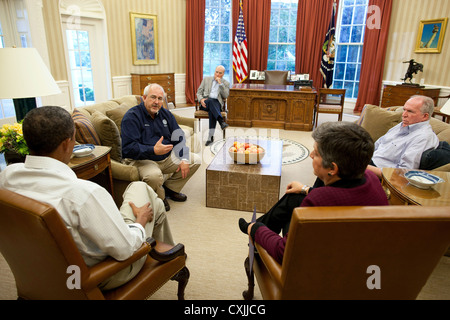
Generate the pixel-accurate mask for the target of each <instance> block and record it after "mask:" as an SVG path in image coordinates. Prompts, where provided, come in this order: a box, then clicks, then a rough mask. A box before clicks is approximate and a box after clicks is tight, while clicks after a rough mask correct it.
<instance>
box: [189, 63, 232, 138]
mask: <svg viewBox="0 0 450 320" xmlns="http://www.w3.org/2000/svg"><path fill="white" fill-rule="evenodd" d="M224 74H225V67H224V66H217V68H216V71H215V72H214V77H206V78H204V79H203V80H202V83H201V84H200V87H199V88H198V90H197V99H198V101H199V102H200V104H201V105H200V110H204V111H208V113H209V133H208V140H207V141H206V144H205V145H206V146H209V145H210V144H211V143H213V141H214V131H215V129H216V122H219V124H220V128H222V130H223V129H225V128H227V127H228V124H227V123H226V122H225V120H224V119H223V118H222V115H221V110H222V107H223V104H224V100H225V99H226V98H228V96H229V94H230V83H229V82H228V81H227V80H225V79H223V75H224Z"/></svg>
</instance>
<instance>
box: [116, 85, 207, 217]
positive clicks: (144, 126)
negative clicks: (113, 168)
mask: <svg viewBox="0 0 450 320" xmlns="http://www.w3.org/2000/svg"><path fill="white" fill-rule="evenodd" d="M164 97H165V93H164V89H163V88H162V87H161V86H160V85H158V84H151V85H148V86H147V87H146V88H145V89H144V95H143V101H142V103H141V104H139V105H137V106H135V107H133V108H131V109H130V110H128V111H127V113H126V114H125V116H124V117H123V119H122V124H121V129H122V130H121V137H122V155H123V158H125V161H126V163H128V164H131V165H133V166H135V167H137V168H138V170H139V176H140V178H141V179H142V180H143V181H144V182H146V183H147V184H148V185H149V186H150V187H152V188H153V190H155V192H156V193H157V194H158V196H159V197H160V198H161V199H163V201H164V205H165V207H166V211H168V210H170V205H169V203H168V201H167V198H169V199H171V200H173V201H186V199H187V197H186V195H185V194H183V193H181V192H180V191H181V189H182V188H183V186H184V185H185V184H186V182H187V181H188V180H189V178H190V177H191V176H192V175H193V174H194V173H195V172H196V171H197V169H198V168H199V166H200V160H199V159H198V157H197V156H196V155H195V154H193V153H191V152H189V148H188V147H187V146H186V137H185V135H184V132H183V130H182V129H181V128H180V127H179V126H178V123H177V122H176V120H175V117H174V116H173V115H172V113H171V112H170V111H169V110H167V109H165V108H162V105H163V101H164ZM165 174H172V176H171V177H170V178H169V179H167V180H166V181H165V182H164V175H165Z"/></svg>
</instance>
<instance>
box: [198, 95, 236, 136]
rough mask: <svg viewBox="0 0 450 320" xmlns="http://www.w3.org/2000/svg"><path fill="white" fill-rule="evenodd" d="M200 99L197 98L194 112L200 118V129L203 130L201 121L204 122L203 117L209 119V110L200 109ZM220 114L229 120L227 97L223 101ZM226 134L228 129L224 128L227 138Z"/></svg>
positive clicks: (225, 119)
mask: <svg viewBox="0 0 450 320" xmlns="http://www.w3.org/2000/svg"><path fill="white" fill-rule="evenodd" d="M200 106H201V104H200V101H198V100H197V98H195V112H194V118H195V119H198V130H199V131H200V132H201V131H202V129H201V123H202V119H209V113H208V111H205V110H200ZM220 114H221V115H222V118H223V120H224V121H225V122H227V114H228V110H227V99H224V101H223V106H222V110H221V112H220ZM225 134H226V129H224V130H223V137H224V139H225V136H226V135H225Z"/></svg>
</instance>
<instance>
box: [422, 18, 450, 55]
mask: <svg viewBox="0 0 450 320" xmlns="http://www.w3.org/2000/svg"><path fill="white" fill-rule="evenodd" d="M447 20H448V18H442V19H433V20H421V21H420V24H419V33H418V34H417V42H416V50H415V52H416V53H441V50H442V44H443V43H444V35H445V30H446V29H447Z"/></svg>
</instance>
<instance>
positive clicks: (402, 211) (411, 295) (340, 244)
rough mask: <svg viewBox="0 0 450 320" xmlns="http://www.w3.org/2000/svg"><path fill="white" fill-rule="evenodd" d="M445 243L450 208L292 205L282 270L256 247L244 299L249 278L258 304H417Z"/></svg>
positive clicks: (449, 238)
mask: <svg viewBox="0 0 450 320" xmlns="http://www.w3.org/2000/svg"><path fill="white" fill-rule="evenodd" d="M449 244H450V207H421V206H378V207H309V208H306V207H304V208H296V209H295V210H294V212H293V215H292V219H291V224H290V227H289V234H288V239H287V243H286V248H285V253H284V257H283V263H282V265H280V264H279V263H278V262H276V260H275V259H273V258H272V257H271V256H270V255H269V254H268V253H267V251H266V250H264V249H263V248H262V247H261V246H260V245H259V244H256V249H257V254H255V259H254V264H253V270H252V271H253V272H252V273H249V270H248V259H247V260H246V271H247V275H248V279H249V286H248V290H247V291H244V294H243V295H244V298H246V299H252V297H253V287H254V278H253V276H254V275H255V276H256V279H257V281H258V285H259V288H260V290H261V294H262V297H263V299H264V300H271V299H275V300H296V299H313V300H316V299H339V300H343V299H349V300H353V299H365V300H367V299H377V300H384V299H399V300H403V299H416V297H417V296H418V294H419V293H420V291H421V290H422V287H423V286H424V285H425V283H426V282H427V280H428V277H429V276H430V275H431V273H432V272H433V270H434V268H435V267H436V265H437V264H438V263H439V261H440V259H441V258H442V256H443V255H444V253H445V251H446V250H447V248H448V246H449ZM378 285H380V286H381V287H380V288H379V289H378Z"/></svg>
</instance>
